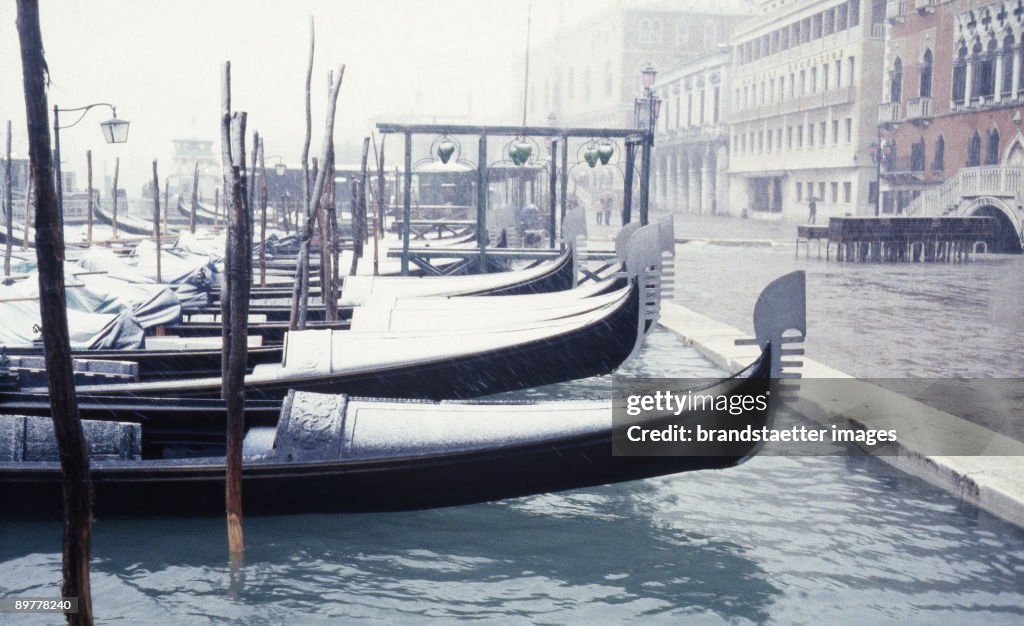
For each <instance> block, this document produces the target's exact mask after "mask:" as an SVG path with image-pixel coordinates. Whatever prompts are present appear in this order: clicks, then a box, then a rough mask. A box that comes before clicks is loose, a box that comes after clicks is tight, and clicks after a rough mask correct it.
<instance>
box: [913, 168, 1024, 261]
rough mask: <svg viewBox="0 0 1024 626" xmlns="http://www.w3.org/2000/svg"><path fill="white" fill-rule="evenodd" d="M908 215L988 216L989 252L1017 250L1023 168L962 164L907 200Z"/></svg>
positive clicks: (1022, 240)
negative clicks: (991, 224) (991, 223)
mask: <svg viewBox="0 0 1024 626" xmlns="http://www.w3.org/2000/svg"><path fill="white" fill-rule="evenodd" d="M905 214H906V215H908V216H919V217H928V216H940V217H941V216H949V217H971V216H981V217H992V218H994V219H995V227H996V231H995V238H994V240H993V245H992V251H993V252H1018V253H1019V252H1021V250H1022V244H1024V167H1020V166H1009V165H983V166H979V167H965V168H962V169H961V170H960V171H958V172H957V173H956V175H955V176H953V177H952V178H950V179H949V180H947V181H946V182H944V183H942V184H941V185H939V186H938V187H935V188H933V189H927V190H925V191H922V192H921V195H920V196H918V197H917V198H916V199H915V200H914V201H913V202H911V203H910V204H909V205H908V206H907V208H906V210H905Z"/></svg>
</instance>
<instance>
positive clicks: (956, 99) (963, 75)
mask: <svg viewBox="0 0 1024 626" xmlns="http://www.w3.org/2000/svg"><path fill="white" fill-rule="evenodd" d="M966 91H967V48H966V47H965V46H960V50H959V51H958V52H957V55H956V63H954V64H953V104H954V105H963V104H964V101H965V100H966V98H967V94H966Z"/></svg>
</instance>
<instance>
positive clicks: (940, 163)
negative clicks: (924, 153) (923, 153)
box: [932, 135, 946, 172]
mask: <svg viewBox="0 0 1024 626" xmlns="http://www.w3.org/2000/svg"><path fill="white" fill-rule="evenodd" d="M945 152H946V140H945V139H944V138H943V137H942V135H939V138H938V139H936V140H935V158H934V159H932V171H933V172H941V171H942V170H944V169H946V164H945V159H946V154H945Z"/></svg>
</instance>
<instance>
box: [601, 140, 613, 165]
mask: <svg viewBox="0 0 1024 626" xmlns="http://www.w3.org/2000/svg"><path fill="white" fill-rule="evenodd" d="M613 154H615V146H613V145H612V144H610V143H608V142H607V141H605V142H603V143H601V145H599V146H598V147H597V156H598V158H599V159H601V165H608V161H609V160H610V159H611V158H612V155H613Z"/></svg>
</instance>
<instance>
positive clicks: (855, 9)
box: [849, 0, 860, 28]
mask: <svg viewBox="0 0 1024 626" xmlns="http://www.w3.org/2000/svg"><path fill="white" fill-rule="evenodd" d="M849 4H850V28H853V27H854V26H856V25H858V24H860V0H850V2H849Z"/></svg>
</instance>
